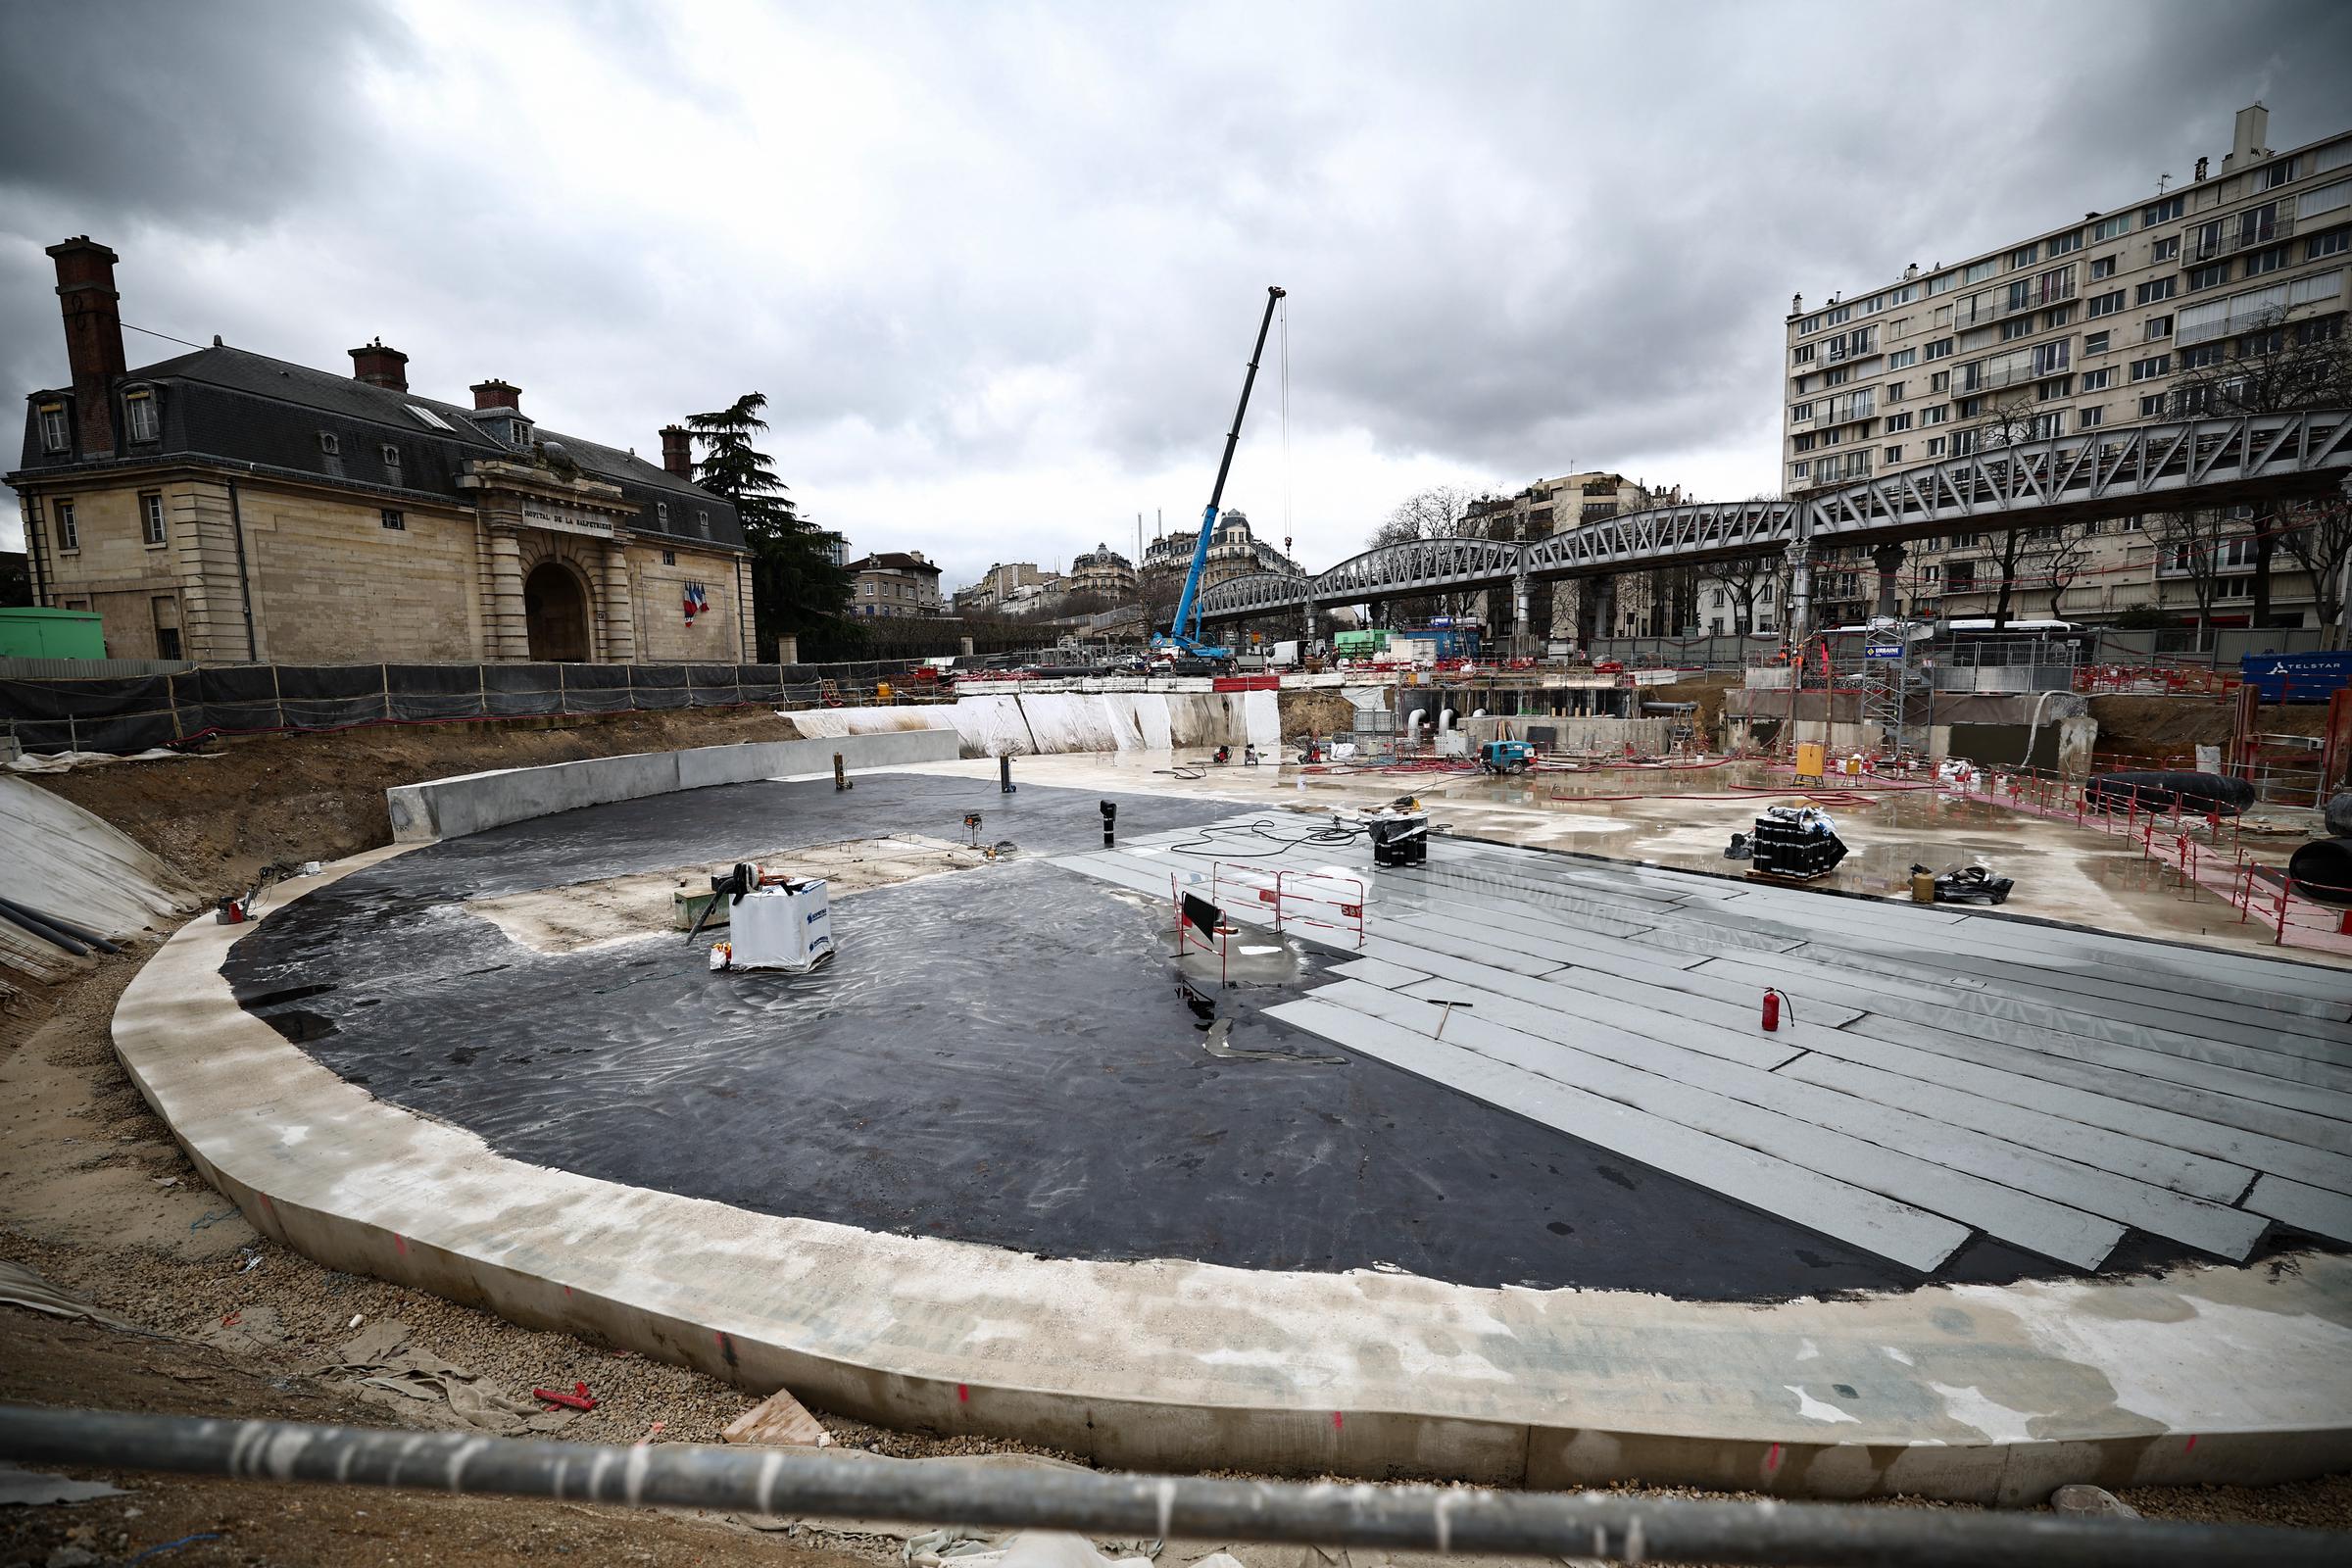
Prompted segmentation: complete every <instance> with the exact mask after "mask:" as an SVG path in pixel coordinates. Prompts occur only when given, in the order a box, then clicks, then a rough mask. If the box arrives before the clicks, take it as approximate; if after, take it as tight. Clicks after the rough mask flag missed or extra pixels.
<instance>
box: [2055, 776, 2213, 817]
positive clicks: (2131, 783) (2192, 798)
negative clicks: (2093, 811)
mask: <svg viewBox="0 0 2352 1568" xmlns="http://www.w3.org/2000/svg"><path fill="white" fill-rule="evenodd" d="M2082 795H2083V798H2084V799H2085V800H2088V801H2092V802H2102V801H2103V802H2105V803H2106V805H2107V807H2108V809H2110V810H2122V809H2125V808H2126V807H2127V806H2129V805H2130V804H2131V803H2132V802H2134V801H2136V802H2137V803H2138V809H2140V810H2143V811H2169V810H2171V809H2173V803H2174V802H2175V801H2176V800H2178V801H2179V802H2180V809H2182V810H2184V811H2207V810H2218V811H2221V812H2222V813H2223V814H2225V815H2228V816H2235V815H2236V814H2237V813H2238V812H2240V811H2242V810H2244V809H2246V808H2247V807H2249V806H2252V805H2253V804H2254V786H2253V785H2252V784H2250V783H2248V782H2247V781H2246V780H2244V779H2242V778H2224V777H2222V775H2221V774H2219V773H2190V772H2168V771H2165V770H2163V769H2157V768H2149V769H2144V770H2137V771H2131V772H2123V773H2101V774H2098V775H2097V776H2096V777H2094V778H2092V779H2091V780H2090V781H2089V782H2088V783H2086V784H2084V785H2083V786H2082Z"/></svg>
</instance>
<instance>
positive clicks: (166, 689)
mask: <svg viewBox="0 0 2352 1568" xmlns="http://www.w3.org/2000/svg"><path fill="white" fill-rule="evenodd" d="M920 663H921V662H920V661H919V660H892V661H869V662H863V663H857V664H396V663H382V664H221V665H206V666H204V667H202V668H198V669H190V670H182V671H180V672H179V673H177V674H172V675H134V676H126V677H115V678H100V679H78V678H73V677H54V678H44V679H38V680H0V726H5V727H6V728H7V729H9V730H10V731H13V732H14V734H15V735H16V738H17V744H18V745H19V746H20V747H22V748H23V749H24V750H25V751H27V752H66V751H77V752H112V753H117V754H122V753H128V752H143V751H147V750H149V749H150V748H153V747H158V746H175V745H181V744H185V743H187V742H190V741H197V740H202V739H203V738H204V737H206V736H208V735H249V734H262V733H268V732H271V731H300V730H327V729H348V728H350V727H351V726H353V725H355V724H429V723H436V722H443V721H447V720H452V719H478V718H531V717H536V716H539V715H542V714H551V713H624V712H638V711H661V710H668V709H681V708H733V707H739V706H743V705H747V704H754V703H760V704H778V703H790V704H793V705H795V706H799V707H808V706H811V705H814V704H818V703H821V702H823V701H824V700H825V699H826V698H827V697H828V696H829V695H831V693H832V692H833V691H836V690H859V689H862V688H865V687H868V686H871V685H872V684H873V683H874V682H875V681H877V680H889V679H893V678H903V677H905V676H906V675H907V673H908V672H910V671H911V670H913V669H915V668H917V667H918V666H919V665H920Z"/></svg>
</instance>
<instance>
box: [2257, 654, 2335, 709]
mask: <svg viewBox="0 0 2352 1568" xmlns="http://www.w3.org/2000/svg"><path fill="white" fill-rule="evenodd" d="M2237 672H2238V674H2239V675H2240V676H2242V677H2243V678H2244V680H2245V682H2246V684H2247V685H2249V686H2251V687H2253V688H2254V690H2255V691H2256V693H2258V694H2259V695H2260V696H2261V698H2262V700H2263V701H2264V702H2266V703H2324V702H2326V701H2327V699H2328V698H2329V697H2330V696H2332V695H2334V694H2335V693H2336V692H2339V691H2341V690H2343V689H2344V688H2345V687H2346V686H2352V653H2341V654H2248V655H2246V656H2245V657H2244V658H2243V659H2240V660H2239V661H2238V662H2237Z"/></svg>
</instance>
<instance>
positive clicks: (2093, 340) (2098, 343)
mask: <svg viewBox="0 0 2352 1568" xmlns="http://www.w3.org/2000/svg"><path fill="white" fill-rule="evenodd" d="M2113 337H2114V334H2113V333H2111V332H2086V333H2084V334H2083V335H2082V352H2083V353H2085V354H2104V353H2106V352H2107V348H2108V344H2109V343H2110V342H2111V341H2112V339H2113Z"/></svg>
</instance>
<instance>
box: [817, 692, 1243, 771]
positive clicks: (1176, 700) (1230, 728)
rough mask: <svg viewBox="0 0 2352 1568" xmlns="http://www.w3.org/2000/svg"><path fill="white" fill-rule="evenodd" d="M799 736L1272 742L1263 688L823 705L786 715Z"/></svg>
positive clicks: (1016, 750) (1013, 746) (1000, 748)
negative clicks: (948, 734)
mask: <svg viewBox="0 0 2352 1568" xmlns="http://www.w3.org/2000/svg"><path fill="white" fill-rule="evenodd" d="M786 716H788V717H789V718H791V719H792V721H793V722H794V723H795V724H797V725H799V726H800V728H801V732H802V733H803V734H805V735H818V736H835V735H844V736H848V735H876V734H894V735H895V734H905V733H908V732H911V731H918V730H943V731H944V730H952V731H953V732H954V733H955V734H956V738H957V741H958V743H959V745H960V747H961V751H962V755H963V756H965V757H1030V756H1044V755H1049V754H1053V753H1058V752H1164V751H1166V750H1168V749H1169V748H1170V747H1171V746H1242V745H1250V746H1256V747H1259V748H1261V749H1266V750H1271V749H1272V748H1274V747H1276V746H1279V745H1281V744H1282V709H1281V705H1280V702H1279V701H1278V699H1277V698H1276V695H1275V694H1274V693H1273V692H1263V691H1260V692H1007V693H1004V694H1002V695H999V694H995V693H991V694H989V695H987V696H980V697H958V698H957V699H956V701H955V702H953V703H938V704H934V705H932V706H929V707H923V708H823V709H809V710H805V711H796V712H793V713H790V714H788V715H786Z"/></svg>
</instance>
